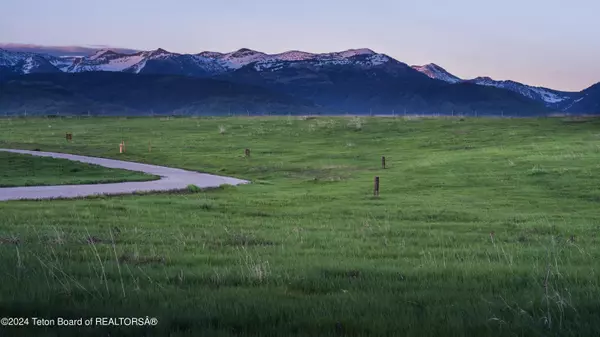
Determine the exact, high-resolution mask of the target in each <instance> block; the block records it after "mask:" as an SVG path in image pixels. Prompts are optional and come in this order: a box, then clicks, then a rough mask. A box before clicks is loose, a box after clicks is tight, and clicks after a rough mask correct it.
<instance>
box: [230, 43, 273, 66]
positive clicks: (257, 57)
mask: <svg viewBox="0 0 600 337" xmlns="http://www.w3.org/2000/svg"><path fill="white" fill-rule="evenodd" d="M268 58H269V57H268V55H267V54H265V53H261V52H257V51H254V50H251V49H247V48H242V49H240V50H237V51H234V52H232V53H228V54H225V55H223V56H221V57H220V58H219V60H221V61H222V62H224V63H225V65H226V66H228V67H229V68H231V69H239V68H241V67H243V66H245V65H247V64H250V63H253V62H258V61H262V60H265V59H268Z"/></svg>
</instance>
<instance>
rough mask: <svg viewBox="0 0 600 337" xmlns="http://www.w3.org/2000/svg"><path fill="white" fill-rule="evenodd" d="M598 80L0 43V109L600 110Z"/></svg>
mask: <svg viewBox="0 0 600 337" xmlns="http://www.w3.org/2000/svg"><path fill="white" fill-rule="evenodd" d="M599 103H600V84H596V85H594V86H592V87H590V88H588V89H586V90H583V91H581V92H563V91H558V90H553V89H549V88H542V87H534V86H529V85H525V84H522V83H518V82H514V81H496V80H493V79H491V78H489V77H478V78H475V79H461V78H459V77H457V76H455V75H453V74H451V73H449V72H448V71H446V70H445V69H444V68H442V67H440V66H438V65H435V64H428V65H424V66H409V65H407V64H405V63H403V62H400V61H398V60H396V59H394V58H392V57H390V56H388V55H385V54H380V53H376V52H374V51H372V50H370V49H351V50H346V51H341V52H332V53H323V54H314V53H307V52H302V51H288V52H285V53H280V54H266V53H262V52H259V51H254V50H250V49H247V48H242V49H239V50H237V51H234V52H231V53H218V52H201V53H198V54H178V53H171V52H168V51H166V50H164V49H160V48H159V49H156V50H152V51H140V52H131V53H123V52H116V51H113V50H109V49H102V50H97V51H95V52H94V53H92V54H91V55H87V56H64V57H59V56H52V55H48V54H40V53H32V52H15V51H8V50H4V49H0V112H2V111H4V113H6V114H12V113H22V112H23V111H24V110H28V111H30V112H31V113H34V112H36V111H39V112H40V113H49V112H53V111H62V112H65V113H83V112H85V111H90V110H91V111H93V112H94V113H98V110H102V111H110V113H111V114H119V113H123V114H145V113H149V110H150V111H152V112H155V113H173V112H180V113H184V114H191V113H200V114H211V113H225V112H233V113H243V112H248V113H306V112H314V113H328V114H342V113H353V114H365V113H372V114H392V113H396V114H401V113H408V114H451V113H452V114H454V113H456V114H480V115H485V114H488V115H496V114H503V115H507V116H509V115H518V116H522V115H544V114H548V113H556V112H565V113H573V114H583V113H585V114H595V113H600V106H599V105H600V104H599Z"/></svg>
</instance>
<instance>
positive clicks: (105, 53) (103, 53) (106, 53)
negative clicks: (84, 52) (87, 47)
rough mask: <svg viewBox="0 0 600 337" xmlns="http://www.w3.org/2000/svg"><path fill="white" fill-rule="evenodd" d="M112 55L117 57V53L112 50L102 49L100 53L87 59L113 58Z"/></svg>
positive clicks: (97, 52)
mask: <svg viewBox="0 0 600 337" xmlns="http://www.w3.org/2000/svg"><path fill="white" fill-rule="evenodd" d="M112 55H117V53H115V52H114V51H112V50H110V49H100V50H98V51H96V52H95V53H93V54H92V55H90V56H88V57H87V59H88V60H92V61H93V60H97V59H99V58H105V57H107V56H112Z"/></svg>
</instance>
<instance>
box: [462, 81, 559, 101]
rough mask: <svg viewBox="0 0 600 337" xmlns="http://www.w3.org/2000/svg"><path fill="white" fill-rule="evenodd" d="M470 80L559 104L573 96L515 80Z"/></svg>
mask: <svg viewBox="0 0 600 337" xmlns="http://www.w3.org/2000/svg"><path fill="white" fill-rule="evenodd" d="M468 82H472V83H475V84H478V85H485V86H492V87H496V88H502V89H507V90H510V91H513V92H516V93H518V94H521V95H523V96H525V97H528V98H531V99H534V100H539V101H543V102H545V103H547V104H557V103H560V102H563V101H566V100H568V99H571V96H570V95H569V94H568V93H565V92H561V91H556V90H552V89H547V88H542V87H533V86H529V85H526V84H522V83H519V82H515V81H496V80H494V79H492V78H490V77H477V78H475V79H472V80H469V81H468Z"/></svg>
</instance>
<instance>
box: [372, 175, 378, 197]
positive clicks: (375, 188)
mask: <svg viewBox="0 0 600 337" xmlns="http://www.w3.org/2000/svg"><path fill="white" fill-rule="evenodd" d="M373 195H374V196H376V197H378V196H379V177H375V183H374V186H373Z"/></svg>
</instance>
